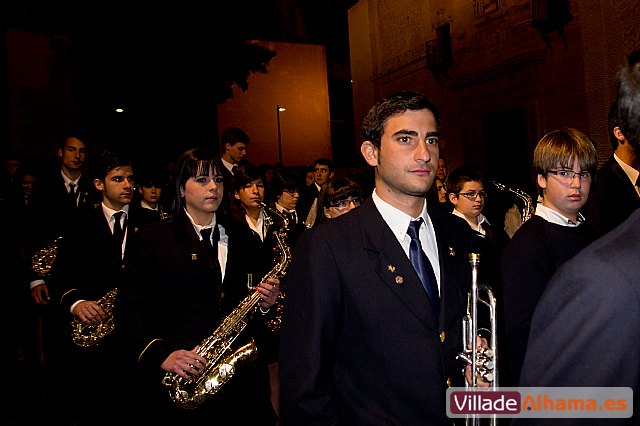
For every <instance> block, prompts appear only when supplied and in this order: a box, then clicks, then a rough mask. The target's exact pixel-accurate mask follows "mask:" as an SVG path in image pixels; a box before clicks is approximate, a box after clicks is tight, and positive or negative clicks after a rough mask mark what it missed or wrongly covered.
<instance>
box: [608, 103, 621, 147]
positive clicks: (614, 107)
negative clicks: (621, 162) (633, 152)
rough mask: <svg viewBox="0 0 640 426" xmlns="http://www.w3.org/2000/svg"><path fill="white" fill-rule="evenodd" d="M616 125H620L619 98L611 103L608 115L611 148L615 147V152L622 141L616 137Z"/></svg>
mask: <svg viewBox="0 0 640 426" xmlns="http://www.w3.org/2000/svg"><path fill="white" fill-rule="evenodd" d="M616 127H620V125H619V124H618V100H617V99H616V100H615V101H613V103H612V104H611V107H610V108H609V114H608V115H607V130H608V131H609V142H610V143H611V149H613V152H615V151H616V149H618V144H619V143H620V141H618V138H616V135H615V134H614V133H613V131H614V129H615V128H616Z"/></svg>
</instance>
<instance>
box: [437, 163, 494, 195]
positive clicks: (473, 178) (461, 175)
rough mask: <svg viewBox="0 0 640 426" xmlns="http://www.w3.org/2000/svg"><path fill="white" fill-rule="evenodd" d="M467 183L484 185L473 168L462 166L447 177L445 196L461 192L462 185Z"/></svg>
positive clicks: (466, 165)
mask: <svg viewBox="0 0 640 426" xmlns="http://www.w3.org/2000/svg"><path fill="white" fill-rule="evenodd" d="M434 182H435V181H434ZM467 182H482V184H483V185H484V179H483V177H482V174H481V173H480V172H479V171H478V170H476V169H475V168H474V167H473V166H470V165H468V164H463V165H462V166H460V167H458V168H456V169H455V170H453V171H452V172H451V173H449V176H447V182H446V187H447V196H448V195H449V194H457V193H459V192H460V191H462V187H464V184H465V183H467ZM447 198H448V197H447Z"/></svg>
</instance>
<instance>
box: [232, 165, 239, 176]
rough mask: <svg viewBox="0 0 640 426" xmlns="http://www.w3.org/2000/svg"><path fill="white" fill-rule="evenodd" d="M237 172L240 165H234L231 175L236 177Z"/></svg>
mask: <svg viewBox="0 0 640 426" xmlns="http://www.w3.org/2000/svg"><path fill="white" fill-rule="evenodd" d="M237 171H238V165H237V164H234V165H233V167H231V174H232V175H235V174H236V172H237Z"/></svg>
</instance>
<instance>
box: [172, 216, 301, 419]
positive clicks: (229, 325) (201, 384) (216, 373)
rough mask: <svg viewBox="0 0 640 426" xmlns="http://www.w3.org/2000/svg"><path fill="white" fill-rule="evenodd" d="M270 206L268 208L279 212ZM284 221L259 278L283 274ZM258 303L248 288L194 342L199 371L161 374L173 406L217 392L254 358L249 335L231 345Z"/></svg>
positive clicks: (286, 255)
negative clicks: (273, 257) (201, 362)
mask: <svg viewBox="0 0 640 426" xmlns="http://www.w3.org/2000/svg"><path fill="white" fill-rule="evenodd" d="M260 205H261V206H262V207H263V209H264V210H265V222H266V223H267V224H268V225H270V224H272V223H273V222H272V219H271V217H270V216H267V215H266V210H267V209H268V208H267V207H266V205H265V204H264V203H260ZM273 210H274V209H269V211H271V212H272V213H274V214H278V215H279V213H275V212H274V211H273ZM288 223H289V222H288V220H285V221H283V224H284V225H283V226H282V227H281V228H279V229H278V230H276V231H274V235H275V237H276V241H277V248H276V251H277V256H278V258H277V261H276V263H275V265H274V267H273V268H272V269H271V271H269V272H268V273H267V274H266V275H265V276H264V278H262V280H261V281H264V280H266V279H268V278H271V277H274V278H280V277H282V276H284V274H285V273H286V270H287V268H288V267H289V264H290V263H291V252H290V249H289V247H288V246H287V244H286V236H287V225H288ZM259 303H260V293H258V292H257V291H254V292H252V293H251V294H250V295H248V296H247V297H245V298H244V299H243V300H242V301H241V302H240V304H239V305H238V306H237V307H236V308H235V309H234V310H233V311H232V312H231V313H230V314H229V315H228V316H227V317H226V318H225V319H224V320H223V321H222V324H220V326H219V327H218V328H217V329H216V330H215V332H214V333H213V334H212V335H210V336H209V337H207V338H206V339H204V340H203V341H202V342H201V343H200V344H199V345H198V349H197V350H196V353H197V354H198V355H201V356H202V357H204V358H206V359H207V364H206V366H205V369H204V371H203V372H202V374H200V375H199V376H197V377H192V378H189V379H185V378H184V377H181V376H179V375H178V374H176V373H173V372H170V373H166V374H165V376H164V378H163V379H162V384H163V385H165V386H167V387H168V388H169V396H170V397H171V399H172V400H173V402H174V403H175V404H176V405H177V406H179V407H181V408H185V409H191V408H197V407H198V406H199V405H200V404H202V403H203V402H204V401H205V399H206V398H207V397H208V396H210V395H213V394H215V393H217V392H218V391H219V390H220V389H221V388H222V387H223V386H224V385H225V384H226V383H227V382H228V381H229V380H230V379H231V378H232V377H233V375H234V374H235V371H236V369H237V368H238V367H240V366H242V365H243V364H246V363H249V362H253V361H255V360H256V359H257V356H258V348H257V347H256V345H255V342H254V340H253V339H251V341H249V343H247V344H245V345H244V346H242V347H240V348H239V349H237V350H235V351H234V350H233V349H232V347H231V346H232V344H233V343H234V341H235V340H236V339H237V337H238V336H239V335H240V334H241V333H242V331H243V330H244V329H245V328H246V327H247V325H248V323H249V320H250V319H251V317H252V316H253V314H254V313H255V312H256V310H257V308H258V304H259Z"/></svg>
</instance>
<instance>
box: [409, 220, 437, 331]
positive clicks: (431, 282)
mask: <svg viewBox="0 0 640 426" xmlns="http://www.w3.org/2000/svg"><path fill="white" fill-rule="evenodd" d="M422 222H423V221H422V218H420V219H418V220H414V221H412V222H411V223H410V224H409V229H408V230H407V234H409V236H410V237H411V245H410V246H409V258H410V259H411V263H412V264H413V267H414V268H415V270H416V272H417V273H418V276H419V277H420V281H422V286H423V287H424V289H425V291H426V292H427V296H429V301H430V302H431V307H432V308H433V313H434V314H435V316H436V319H438V318H439V317H440V297H439V296H438V284H437V282H436V274H435V273H434V272H433V267H432V266H431V262H429V258H428V257H427V255H426V254H425V253H424V251H423V250H422V244H420V238H419V237H418V236H419V230H420V225H422Z"/></svg>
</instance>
